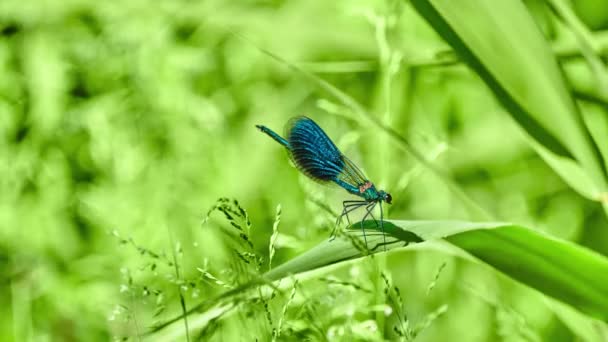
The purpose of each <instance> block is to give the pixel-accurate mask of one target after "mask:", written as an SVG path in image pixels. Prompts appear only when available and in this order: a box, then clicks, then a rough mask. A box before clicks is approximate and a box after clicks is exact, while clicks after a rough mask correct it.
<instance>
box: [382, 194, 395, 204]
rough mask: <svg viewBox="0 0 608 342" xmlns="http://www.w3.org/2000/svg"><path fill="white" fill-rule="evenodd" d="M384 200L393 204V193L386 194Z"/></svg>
mask: <svg viewBox="0 0 608 342" xmlns="http://www.w3.org/2000/svg"><path fill="white" fill-rule="evenodd" d="M384 201H385V202H386V203H388V204H391V202H392V201H393V196H391V194H388V193H387V194H386V197H385V198H384Z"/></svg>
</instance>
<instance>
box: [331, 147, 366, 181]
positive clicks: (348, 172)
mask: <svg viewBox="0 0 608 342" xmlns="http://www.w3.org/2000/svg"><path fill="white" fill-rule="evenodd" d="M342 160H343V161H344V168H343V169H342V172H340V174H339V175H338V179H339V180H341V181H343V182H346V183H348V184H350V185H352V186H355V187H359V186H360V185H363V184H365V183H366V182H367V178H366V177H365V175H364V174H363V172H361V170H359V168H358V167H357V166H356V165H355V163H353V162H352V161H351V160H350V159H348V158H347V157H346V156H345V155H342Z"/></svg>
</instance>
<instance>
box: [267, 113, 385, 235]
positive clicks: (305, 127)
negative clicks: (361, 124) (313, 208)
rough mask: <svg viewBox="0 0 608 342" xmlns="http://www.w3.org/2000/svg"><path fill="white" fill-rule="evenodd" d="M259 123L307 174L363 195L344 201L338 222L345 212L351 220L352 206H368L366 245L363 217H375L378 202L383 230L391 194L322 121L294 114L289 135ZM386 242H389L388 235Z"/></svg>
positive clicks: (289, 123)
mask: <svg viewBox="0 0 608 342" xmlns="http://www.w3.org/2000/svg"><path fill="white" fill-rule="evenodd" d="M256 127H257V128H259V129H260V130H261V131H262V132H264V133H266V134H268V135H269V136H270V137H271V138H273V139H274V140H276V141H277V142H278V143H279V144H281V145H283V146H285V148H286V149H287V150H288V151H289V156H290V158H291V159H292V161H293V163H294V164H295V165H296V167H297V168H298V169H300V171H302V172H303V173H304V174H305V175H307V176H308V177H310V178H312V179H314V180H316V181H318V182H321V183H325V182H334V183H336V184H338V185H339V186H341V187H342V188H344V189H345V190H346V191H348V192H349V193H351V194H353V195H356V196H359V197H361V198H362V200H354V201H352V200H351V201H344V202H343V203H342V205H343V207H344V208H343V210H342V213H341V214H340V216H339V217H338V219H337V221H336V226H337V225H338V224H339V223H340V222H341V220H342V218H343V217H344V216H346V218H347V220H348V214H349V213H350V212H352V211H353V210H355V209H357V208H360V207H365V209H366V213H365V216H363V219H362V220H361V229H362V231H363V239H364V240H365V245H366V246H367V237H366V235H365V230H364V229H363V221H365V219H366V218H367V217H368V216H371V217H372V218H373V219H374V221H376V219H375V218H374V215H373V213H372V211H373V210H374V208H375V207H376V205H380V229H381V231H382V233H384V225H383V218H384V213H383V212H382V202H386V203H388V204H391V201H392V197H391V195H390V194H389V193H387V192H385V191H384V190H378V189H376V187H375V186H374V184H373V183H372V182H370V181H369V180H368V179H367V178H366V177H365V176H364V175H363V172H361V170H359V168H357V166H355V164H354V163H353V162H352V161H350V159H348V158H346V156H345V155H343V154H342V152H340V150H338V148H337V147H336V145H334V143H333V142H332V141H331V139H329V137H328V136H327V134H325V132H324V131H323V130H322V129H321V127H319V125H317V124H316V123H315V122H314V121H312V120H311V119H309V118H307V117H305V116H298V117H295V118H293V119H291V120H289V122H288V124H287V127H286V135H287V138H283V137H281V136H280V135H278V134H277V133H275V132H274V131H272V130H271V129H269V128H268V127H266V126H262V125H256ZM349 223H350V220H349ZM384 243H385V246H386V237H385V240H384Z"/></svg>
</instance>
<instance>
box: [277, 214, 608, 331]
mask: <svg viewBox="0 0 608 342" xmlns="http://www.w3.org/2000/svg"><path fill="white" fill-rule="evenodd" d="M365 225H366V227H367V228H368V229H370V230H369V231H368V232H367V241H368V246H369V247H370V248H371V250H382V249H383V246H382V241H383V238H382V234H380V233H379V232H374V231H373V229H374V227H375V224H374V223H373V222H369V221H366V222H365ZM355 226H356V224H355ZM384 228H385V231H386V232H388V233H389V234H390V235H391V238H390V239H388V238H387V240H386V241H387V244H388V245H389V246H390V247H391V248H395V247H397V246H399V245H407V244H409V243H416V242H421V241H423V240H435V239H445V240H447V241H449V242H450V243H452V244H453V245H455V246H457V247H460V248H462V249H463V250H465V251H467V252H468V253H470V254H471V255H473V256H475V257H477V258H478V259H479V260H480V261H483V262H485V263H487V264H488V265H490V266H492V267H493V268H495V269H496V270H497V271H500V272H502V273H504V274H506V275H508V276H510V277H511V278H514V279H516V280H518V281H520V282H522V283H524V284H526V285H528V286H530V287H533V288H535V289H537V290H539V291H541V292H542V293H544V294H546V295H548V296H551V297H553V298H556V299H558V300H560V301H562V302H564V303H568V304H570V305H572V306H574V307H576V308H577V309H578V310H580V311H581V312H584V313H586V314H588V315H590V316H592V317H597V318H600V319H603V320H608V285H607V284H608V259H606V258H605V257H603V256H601V255H599V254H597V253H595V252H593V251H591V250H588V249H586V248H583V247H580V246H578V245H576V244H574V243H571V242H568V241H565V240H559V239H556V238H553V237H550V236H548V235H544V234H541V233H539V232H536V231H534V230H531V229H528V228H525V227H521V226H517V225H511V224H508V223H493V222H487V223H473V222H461V221H390V223H389V222H388V221H387V222H386V223H385V227H384ZM370 232H373V233H371V234H370ZM349 235H351V236H357V237H359V235H360V233H359V232H358V231H356V232H355V231H350V234H349ZM360 256H362V253H361V251H360V250H359V249H357V248H355V247H354V246H353V244H352V243H351V242H350V241H349V240H348V239H343V238H340V239H335V240H334V241H327V242H324V243H322V244H320V245H318V246H317V247H315V248H313V249H311V250H309V251H308V252H306V253H304V254H302V255H300V256H298V257H296V258H294V259H292V260H290V261H289V262H287V263H285V264H283V265H280V266H278V267H276V268H275V269H273V270H272V271H270V272H268V273H267V274H266V277H267V278H268V279H271V280H276V279H280V278H283V277H285V276H287V275H289V274H296V273H301V272H306V271H311V270H315V269H318V268H320V267H323V266H326V265H330V264H333V263H336V262H340V261H343V260H347V259H351V258H355V257H360Z"/></svg>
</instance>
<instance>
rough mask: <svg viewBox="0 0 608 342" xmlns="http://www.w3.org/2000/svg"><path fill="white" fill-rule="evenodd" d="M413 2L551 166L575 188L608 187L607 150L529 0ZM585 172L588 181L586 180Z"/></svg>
mask: <svg viewBox="0 0 608 342" xmlns="http://www.w3.org/2000/svg"><path fill="white" fill-rule="evenodd" d="M412 3H413V5H414V7H415V8H416V10H417V11H418V12H419V13H420V14H421V15H422V16H423V17H424V18H425V19H426V20H427V21H428V22H429V23H430V24H431V26H432V27H433V28H434V29H435V31H437V33H439V34H440V35H441V36H442V37H443V39H445V41H446V42H447V43H448V44H450V45H451V46H452V47H453V48H454V50H455V51H456V52H457V53H458V54H459V56H460V57H461V59H462V60H463V61H465V62H466V63H467V64H468V65H469V66H470V67H471V68H472V69H473V70H474V71H475V72H476V73H477V74H478V75H479V76H480V77H481V78H482V79H483V81H484V82H485V83H486V84H487V85H488V87H490V89H491V90H492V91H493V92H494V94H495V95H496V97H497V99H498V100H499V101H500V103H501V104H502V105H503V106H504V107H505V108H506V109H507V111H508V112H509V114H510V115H511V116H512V117H513V119H515V121H517V123H518V124H519V125H520V126H521V127H522V128H523V129H524V130H525V131H526V132H527V133H528V135H529V136H530V137H531V138H532V139H534V140H535V141H536V142H537V144H533V147H534V148H535V149H536V150H537V151H539V153H540V154H541V156H542V157H543V158H544V159H545V160H547V161H548V163H549V164H550V165H551V167H552V168H554V169H555V170H556V172H557V173H558V174H559V175H560V176H561V177H563V178H564V180H565V181H566V182H567V183H568V184H569V185H570V186H572V187H573V188H574V189H575V190H576V191H578V192H579V193H581V194H582V195H584V196H586V197H588V198H590V199H593V200H597V199H598V194H602V193H604V192H605V189H606V172H605V168H604V164H603V161H602V157H601V154H600V152H599V150H598V148H597V146H596V145H595V143H594V142H593V140H592V139H591V136H590V134H589V132H588V131H587V129H586V127H585V125H584V123H583V120H582V118H581V115H580V113H579V112H578V110H577V108H576V106H575V105H574V102H573V100H572V97H571V95H570V94H569V92H568V90H567V87H566V85H565V82H564V80H563V77H562V74H561V72H560V70H559V67H558V65H557V62H556V60H555V57H554V56H553V55H552V53H551V49H550V47H549V45H548V43H547V42H546V41H545V40H544V38H543V36H542V34H541V33H540V31H539V29H538V27H537V26H536V25H535V23H534V21H533V19H532V18H531V16H530V15H529V13H528V11H527V10H526V7H525V6H524V5H523V3H522V2H520V1H474V0H461V1H449V0H413V1H412ZM498 138H499V137H498ZM505 143H509V142H508V141H505ZM541 147H542V149H541ZM583 173H584V174H586V175H587V176H586V177H585V178H586V180H584V181H580V180H579V179H578V178H579V177H580V175H581V174H583Z"/></svg>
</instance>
